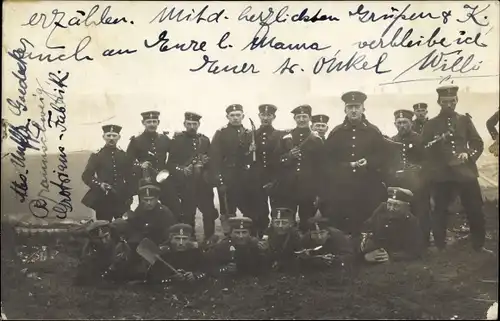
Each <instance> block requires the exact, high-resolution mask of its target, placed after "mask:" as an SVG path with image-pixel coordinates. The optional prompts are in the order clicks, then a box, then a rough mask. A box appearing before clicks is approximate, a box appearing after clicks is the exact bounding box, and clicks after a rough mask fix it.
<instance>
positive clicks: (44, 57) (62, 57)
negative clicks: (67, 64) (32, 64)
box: [21, 36, 94, 62]
mask: <svg viewBox="0 0 500 321" xmlns="http://www.w3.org/2000/svg"><path fill="white" fill-rule="evenodd" d="M91 40H92V38H91V37H90V36H86V37H85V38H83V39H82V40H80V42H79V43H78V45H77V46H76V48H75V51H74V52H73V53H72V54H71V55H69V56H68V55H67V54H64V53H63V54H56V55H55V56H53V55H52V54H43V53H35V52H28V53H26V54H25V56H24V57H25V58H28V59H31V60H38V61H41V62H44V61H47V62H54V61H66V60H69V59H72V58H74V59H75V60H76V61H78V62H80V61H84V60H90V61H92V60H94V58H92V57H90V56H87V55H85V56H82V55H83V54H82V51H83V50H85V48H87V46H88V45H89V43H90V41H91ZM21 43H23V44H26V45H28V46H30V47H31V48H33V49H35V46H34V45H33V44H32V43H31V42H30V41H29V40H28V39H26V38H21ZM47 48H48V49H51V48H49V47H47ZM52 49H53V48H52Z"/></svg>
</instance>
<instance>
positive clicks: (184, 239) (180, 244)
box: [170, 235, 191, 251]
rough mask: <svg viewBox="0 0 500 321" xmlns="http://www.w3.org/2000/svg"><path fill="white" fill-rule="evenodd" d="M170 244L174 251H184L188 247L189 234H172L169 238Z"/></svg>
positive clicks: (189, 241)
mask: <svg viewBox="0 0 500 321" xmlns="http://www.w3.org/2000/svg"><path fill="white" fill-rule="evenodd" d="M170 244H171V245H172V248H173V249H174V250H175V251H185V250H187V249H189V247H190V245H191V239H190V237H189V235H174V236H172V238H171V239H170Z"/></svg>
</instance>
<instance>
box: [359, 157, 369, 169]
mask: <svg viewBox="0 0 500 321" xmlns="http://www.w3.org/2000/svg"><path fill="white" fill-rule="evenodd" d="M366 164H368V161H367V160H366V159H365V158H361V159H360V160H359V161H358V166H359V167H363V166H366Z"/></svg>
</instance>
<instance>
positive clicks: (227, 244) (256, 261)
mask: <svg viewBox="0 0 500 321" xmlns="http://www.w3.org/2000/svg"><path fill="white" fill-rule="evenodd" d="M228 223H229V227H230V233H229V235H228V236H227V237H225V238H223V239H222V240H220V241H218V242H217V243H216V244H214V245H213V246H212V247H211V248H209V249H208V250H207V257H208V260H209V262H208V263H207V264H210V266H211V267H212V269H213V271H212V272H213V273H214V274H215V275H224V274H234V273H238V274H240V273H241V274H254V275H255V274H258V273H260V272H262V271H263V270H264V268H265V267H266V265H267V264H266V262H267V253H268V252H267V247H266V245H265V243H264V242H259V240H258V239H257V238H256V237H253V236H251V235H250V231H251V229H252V220H251V219H250V218H248V217H231V218H229V220H228Z"/></svg>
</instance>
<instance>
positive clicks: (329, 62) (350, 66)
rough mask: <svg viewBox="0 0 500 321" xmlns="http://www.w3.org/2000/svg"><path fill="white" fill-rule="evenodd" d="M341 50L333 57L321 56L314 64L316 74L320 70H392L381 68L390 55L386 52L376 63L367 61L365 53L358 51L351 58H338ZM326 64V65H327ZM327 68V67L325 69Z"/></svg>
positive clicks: (385, 71)
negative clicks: (345, 59)
mask: <svg viewBox="0 0 500 321" xmlns="http://www.w3.org/2000/svg"><path fill="white" fill-rule="evenodd" d="M339 53H340V50H337V52H336V53H335V55H334V56H333V57H332V58H326V57H321V58H319V59H318V60H317V61H316V63H315V64H314V68H313V73H314V74H315V75H317V74H319V73H320V72H326V73H331V72H340V71H346V72H347V71H351V70H352V71H354V70H357V71H370V70H374V71H375V73H376V74H385V73H388V72H391V71H392V70H391V69H387V70H381V69H380V68H381V67H382V64H383V63H384V62H385V60H386V59H387V57H388V56H389V55H388V54H387V53H386V52H384V53H383V54H381V55H380V56H379V57H378V60H377V62H376V63H374V64H370V63H369V62H368V61H366V55H365V54H359V53H358V52H357V51H356V52H355V53H354V54H353V55H352V56H351V57H350V58H349V60H347V61H344V60H337V55H338V54H339ZM325 66H326V67H325ZM325 68H326V69H325Z"/></svg>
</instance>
